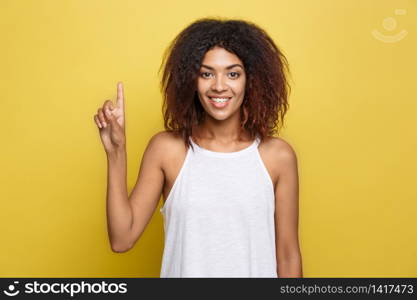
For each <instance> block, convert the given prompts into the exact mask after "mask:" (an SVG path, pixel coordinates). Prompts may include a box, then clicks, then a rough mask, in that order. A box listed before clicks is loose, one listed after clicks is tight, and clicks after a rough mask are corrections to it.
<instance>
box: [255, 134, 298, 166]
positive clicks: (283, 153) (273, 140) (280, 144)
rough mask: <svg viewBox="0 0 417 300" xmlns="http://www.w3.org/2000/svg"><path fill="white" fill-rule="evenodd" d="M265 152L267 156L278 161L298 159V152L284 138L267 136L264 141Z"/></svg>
mask: <svg viewBox="0 0 417 300" xmlns="http://www.w3.org/2000/svg"><path fill="white" fill-rule="evenodd" d="M261 144H263V148H264V149H265V150H264V151H265V152H266V153H267V155H270V156H271V157H274V158H275V159H278V160H282V159H284V160H288V159H290V160H291V159H296V156H297V155H296V152H295V149H294V147H293V146H292V145H291V144H290V142H288V141H286V140H285V139H284V138H282V137H275V136H267V137H265V138H264V140H263V141H262V143H261Z"/></svg>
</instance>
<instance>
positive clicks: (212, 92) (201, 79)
mask: <svg viewBox="0 0 417 300" xmlns="http://www.w3.org/2000/svg"><path fill="white" fill-rule="evenodd" d="M245 84H246V74H245V70H244V66H243V63H242V61H241V60H240V59H239V58H238V57H237V56H236V55H235V54H233V53H230V52H228V51H227V50H225V49H223V48H220V47H217V46H216V47H214V48H213V49H211V50H209V51H207V52H206V54H205V56H204V58H203V62H202V64H201V68H200V72H199V76H198V84H197V91H198V97H199V99H200V102H201V105H202V106H203V107H204V109H205V111H206V113H207V114H208V115H209V116H211V117H212V118H214V119H216V120H225V119H228V118H229V117H230V116H232V115H234V114H236V113H239V110H240V106H241V104H242V102H243V98H244V96H245ZM224 101H225V102H224Z"/></svg>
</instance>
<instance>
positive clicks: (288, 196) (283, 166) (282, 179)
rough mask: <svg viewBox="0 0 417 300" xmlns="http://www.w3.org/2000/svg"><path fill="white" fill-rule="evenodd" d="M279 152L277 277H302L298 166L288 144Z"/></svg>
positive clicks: (276, 190) (276, 193)
mask: <svg viewBox="0 0 417 300" xmlns="http://www.w3.org/2000/svg"><path fill="white" fill-rule="evenodd" d="M279 144H280V145H279V146H278V148H279V149H278V151H277V152H276V153H277V155H276V159H277V160H276V163H277V165H276V166H277V170H278V182H277V184H276V187H275V241H276V257H277V273H278V277H303V271H302V259H301V252H300V246H299V241H298V208H299V205H298V164H297V156H296V153H295V151H294V150H293V148H292V147H291V146H290V145H289V144H288V143H286V142H285V141H284V142H283V143H282V142H281V143H279Z"/></svg>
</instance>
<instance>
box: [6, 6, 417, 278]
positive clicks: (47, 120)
mask: <svg viewBox="0 0 417 300" xmlns="http://www.w3.org/2000/svg"><path fill="white" fill-rule="evenodd" d="M395 9H404V10H405V12H406V14H404V15H396V14H395ZM215 16H220V17H228V18H243V19H246V20H250V21H253V22H255V23H257V24H258V25H260V26H261V27H263V28H265V29H266V30H267V32H268V33H269V34H270V35H271V37H272V38H273V39H274V40H275V42H276V43H277V45H278V46H279V47H281V48H282V50H283V51H284V53H285V54H286V56H287V58H288V60H289V62H290V67H291V70H292V81H291V83H292V94H291V96H290V99H289V101H290V110H289V113H288V115H287V123H286V127H285V128H284V131H283V132H282V137H283V138H284V139H286V140H287V141H288V142H289V143H290V144H291V145H292V146H293V147H294V149H295V150H296V152H297V155H298V160H299V174H300V243H301V251H302V258H303V271H304V276H305V277H407V276H409V277H417V230H416V229H417V218H416V216H417V214H416V212H417V189H416V171H417V151H416V148H417V147H416V146H417V134H416V132H415V129H416V128H417V118H416V117H415V115H416V112H417V102H416V100H417V99H416V96H417V84H416V70H417V59H416V56H415V55H416V53H417V38H416V34H417V33H416V29H417V1H414V0H410V1H405V0H400V1H388V0H385V1H373V0H367V1H347V0H346V1H334V0H326V1H324V0H320V1H318V0H316V1H313V0H304V1H302V0H296V1H294V0H291V1H290V0H288V1H272V0H271V1H209V2H200V1H193V0H189V1H185V0H184V1H161V0H154V1H125V0H108V1H102V0H94V1H93V0H87V1H82V0H78V1H74V0H73V1H55V0H50V1H47V0H42V1H41V0H26V1H23V0H20V1H14V0H2V1H1V2H0V24H1V26H0V34H1V37H2V38H1V47H0V70H1V72H0V89H1V94H0V95H1V100H0V104H1V105H0V113H1V117H0V125H1V140H2V142H1V146H0V165H1V172H0V176H1V177H0V188H1V201H0V230H1V232H0V233H1V239H2V240H1V247H0V276H2V277H26V276H27V277H31V276H33V277H35V276H36V277H38V276H42V277H159V271H160V265H161V258H162V251H163V223H162V215H161V214H160V212H159V210H156V211H155V214H154V216H153V218H152V220H151V222H150V223H149V225H148V227H147V228H146V230H145V232H144V234H143V236H142V237H141V239H140V240H139V241H138V242H137V243H136V245H135V247H134V248H133V249H132V250H131V251H129V252H127V253H121V254H117V253H113V252H112V251H111V249H110V246H109V243H108V239H107V232H106V214H105V195H106V176H107V174H106V171H107V170H106V168H107V165H106V158H105V153H104V150H103V146H102V144H101V142H100V138H99V135H98V129H97V127H96V125H95V123H94V121H93V116H94V114H95V113H96V111H97V109H98V107H99V106H101V105H102V104H103V102H104V101H105V100H106V99H112V100H114V99H115V97H116V83H117V81H119V80H120V81H123V83H124V87H125V95H126V110H127V112H126V122H127V127H126V130H127V151H128V188H129V192H130V191H131V190H132V188H133V185H134V183H135V182H136V178H137V173H138V169H139V165H140V161H141V158H142V154H143V151H144V149H145V147H146V145H147V143H148V141H149V138H150V137H151V136H152V135H153V134H155V133H156V132H157V131H160V130H163V123H162V114H161V103H162V102H161V101H162V97H161V94H160V92H159V86H158V84H159V77H158V74H157V71H158V68H159V66H160V63H161V59H162V54H163V51H164V50H165V48H166V47H167V46H168V44H169V42H170V41H171V40H172V39H173V38H174V37H175V36H176V35H177V34H178V33H179V32H180V31H181V30H182V29H184V28H185V26H187V25H188V24H190V23H191V22H192V21H194V20H196V19H198V18H200V17H215ZM388 17H392V18H394V19H395V20H396V22H397V24H396V25H397V26H396V28H393V23H392V19H389V20H391V28H389V29H392V30H391V31H390V30H387V29H385V28H384V27H383V25H384V24H388V23H384V24H383V21H384V19H386V18H388ZM394 25H395V24H394ZM374 29H378V30H379V31H380V32H381V33H383V34H385V35H395V34H397V33H398V32H400V31H401V30H406V31H407V32H408V34H407V35H406V36H405V38H403V39H402V40H400V41H397V42H395V43H384V42H382V41H379V40H377V39H376V38H374V37H373V35H372V34H371V31H372V30H374ZM160 204H161V203H160ZM158 209H159V207H158Z"/></svg>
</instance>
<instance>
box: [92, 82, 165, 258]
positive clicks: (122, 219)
mask: <svg viewBox="0 0 417 300" xmlns="http://www.w3.org/2000/svg"><path fill="white" fill-rule="evenodd" d="M94 119H95V122H96V124H97V126H98V127H99V129H100V137H101V140H102V143H103V145H104V149H105V151H106V154H107V166H108V174H107V175H108V176H107V179H108V181H107V199H106V201H107V203H106V208H107V211H106V213H107V230H108V235H109V240H110V245H111V249H112V250H113V251H114V252H126V251H128V250H129V249H131V248H132V247H133V245H134V244H135V242H136V241H137V240H138V239H139V237H140V236H141V235H142V233H143V231H144V230H145V227H146V225H147V224H148V223H149V221H150V219H151V217H152V215H153V213H154V211H155V209H156V207H157V205H158V202H159V199H160V196H161V192H162V188H163V184H164V173H163V171H162V167H161V158H162V157H163V155H162V150H163V148H162V147H161V143H162V142H163V136H164V135H163V134H161V133H158V134H156V135H154V136H153V137H152V138H151V140H150V142H149V144H148V146H147V148H146V149H145V152H144V155H143V158H142V162H141V166H140V170H139V175H138V179H137V182H136V184H135V187H134V188H133V190H132V193H131V195H130V197H129V196H128V192H127V180H126V174H127V155H126V138H125V122H124V119H125V118H124V96H123V87H122V84H121V83H119V84H118V93H117V100H116V105H113V103H112V102H111V101H110V100H107V101H105V103H104V105H103V107H102V108H100V109H99V110H98V113H97V115H95V117H94Z"/></svg>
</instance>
